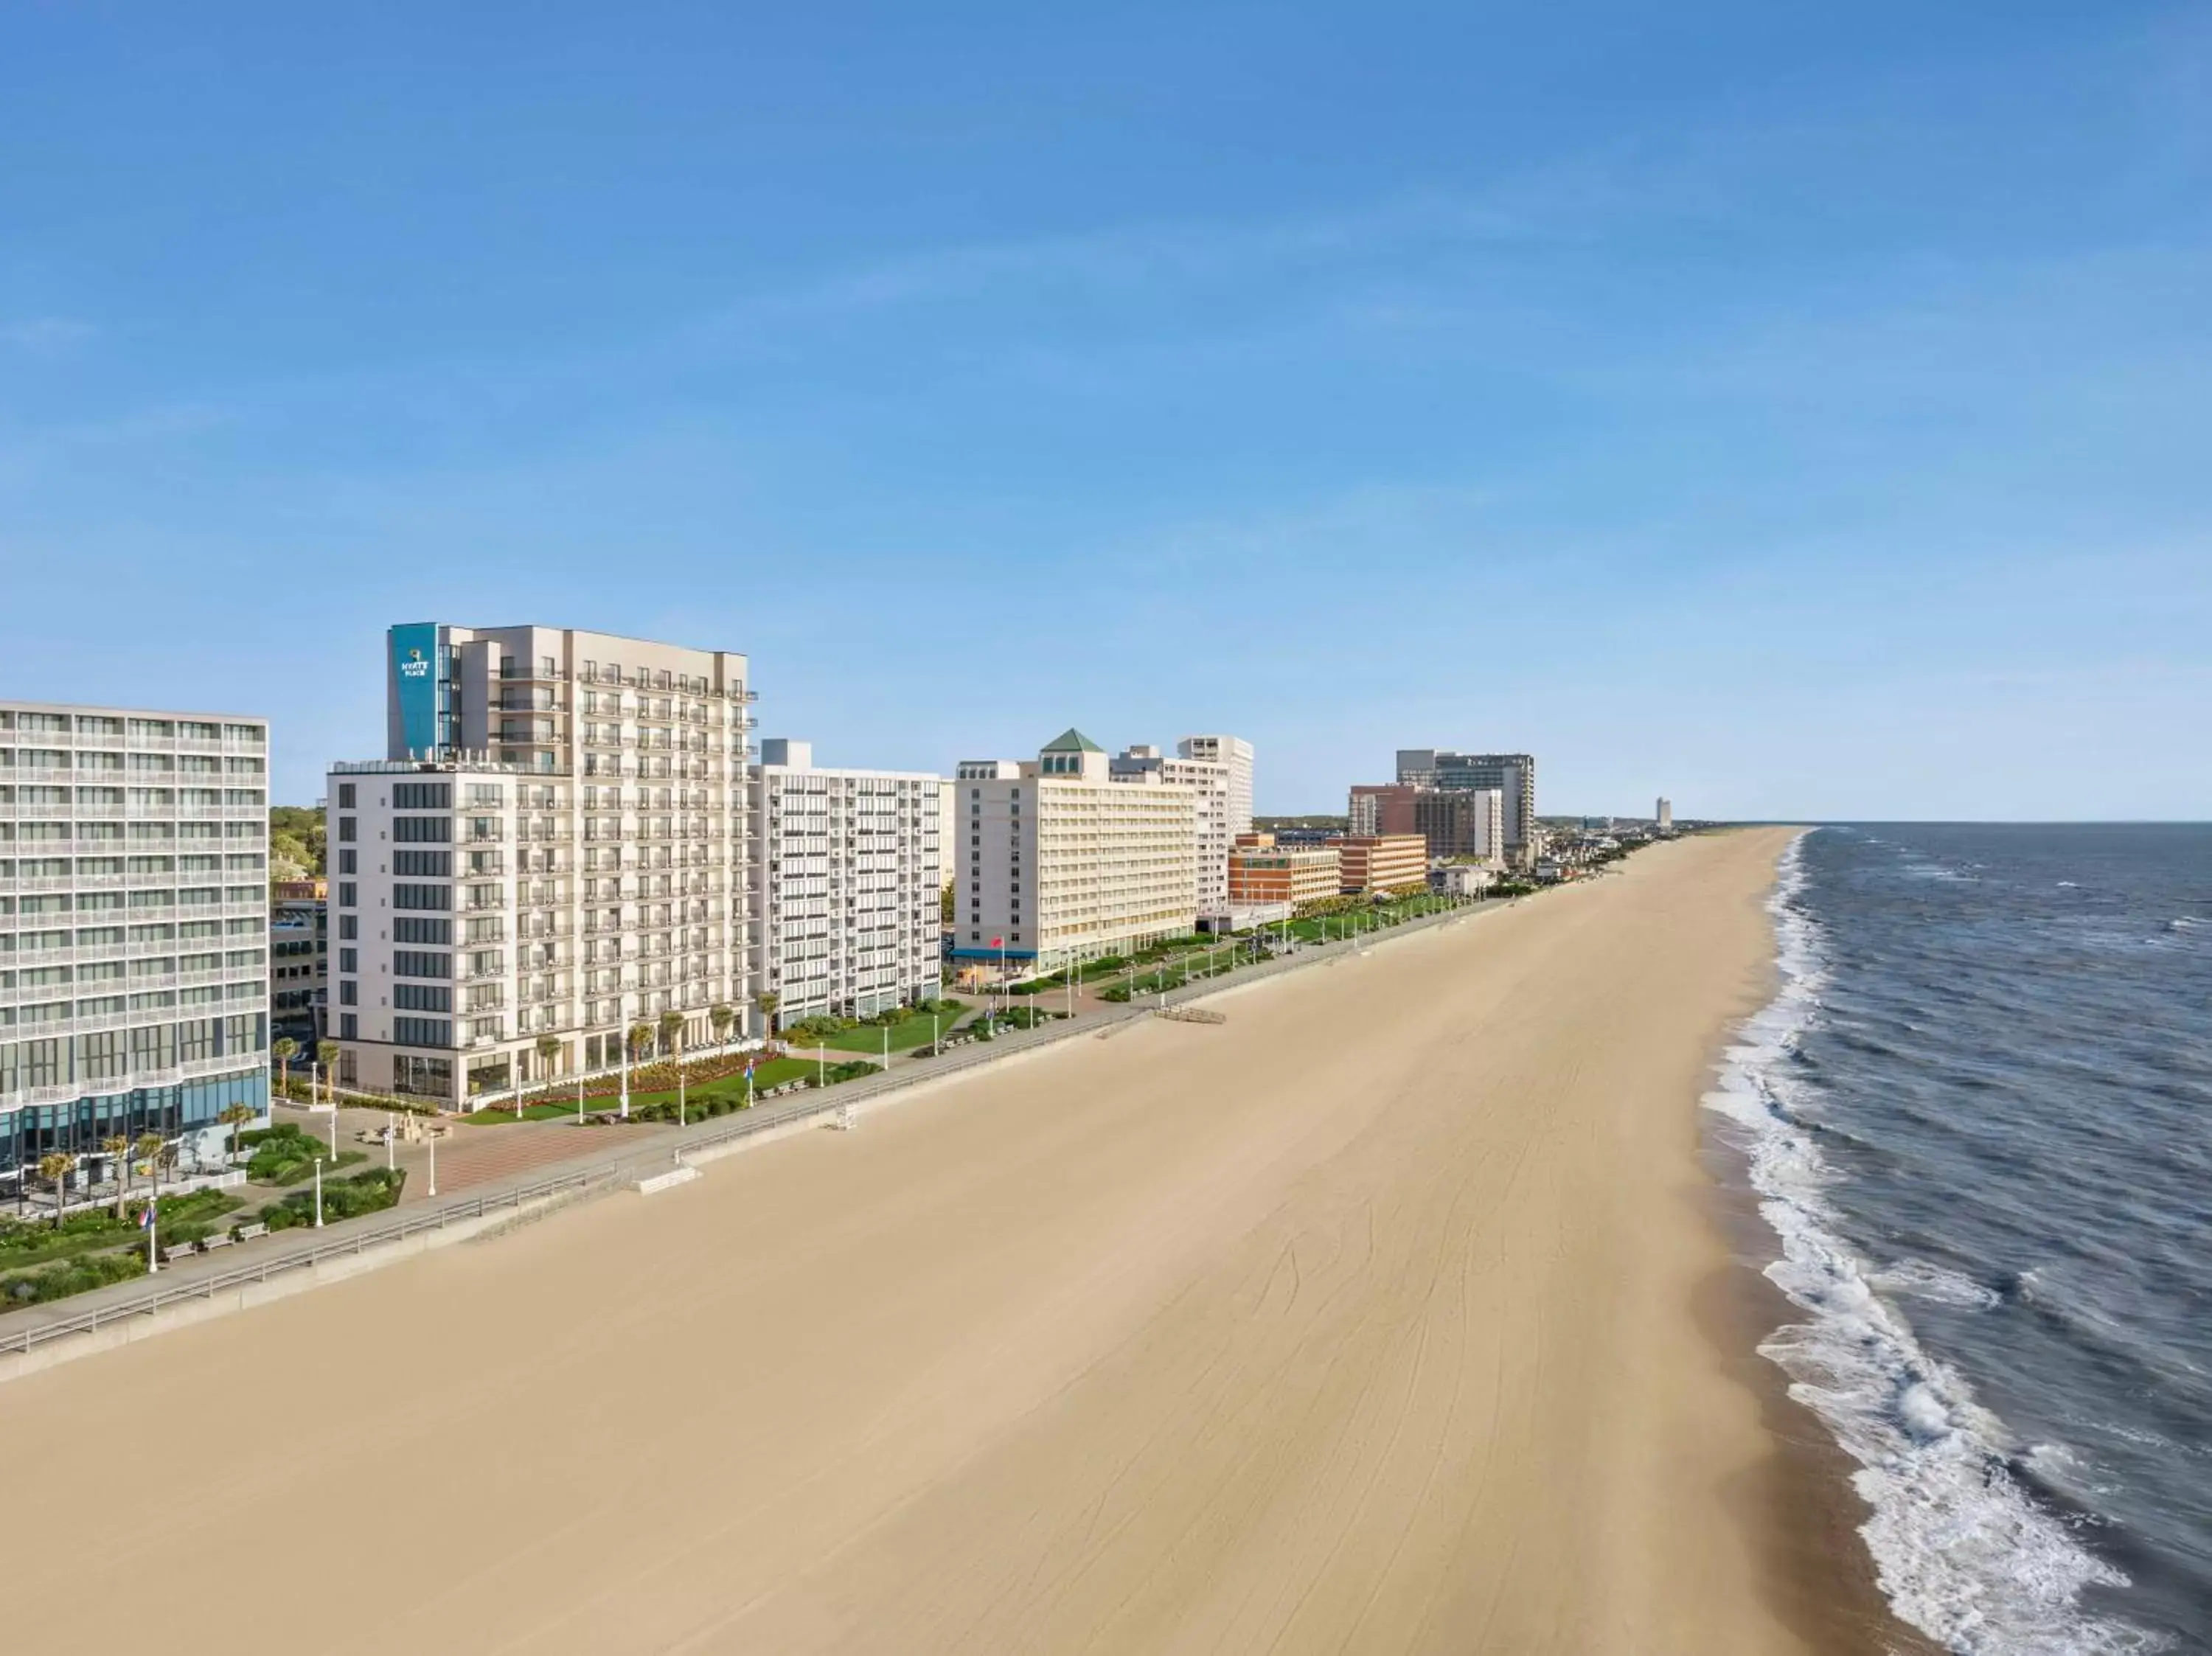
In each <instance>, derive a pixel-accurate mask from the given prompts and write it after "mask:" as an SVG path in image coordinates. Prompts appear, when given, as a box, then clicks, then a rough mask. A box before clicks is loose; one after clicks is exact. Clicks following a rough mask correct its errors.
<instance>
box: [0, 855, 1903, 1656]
mask: <svg viewBox="0 0 2212 1656" xmlns="http://www.w3.org/2000/svg"><path fill="white" fill-rule="evenodd" d="M1787 839H1788V835H1787V834H1786V832H1784V831H1779V830H1773V831H1769V830H1759V831H1749V832H1745V833H1740V834H1728V835H1723V836H1717V837H1713V838H1709V839H1703V840H1692V841H1685V842H1681V843H1678V844H1675V845H1672V846H1664V847H1661V848H1657V849H1655V850H1652V851H1650V852H1644V853H1642V854H1640V855H1638V857H1636V858H1633V859H1632V860H1631V861H1630V863H1629V864H1627V865H1626V872H1624V873H1622V874H1620V875H1619V876H1617V877H1608V878H1606V879H1603V880H1600V881H1597V882H1594V883H1591V884H1590V885H1589V886H1588V887H1586V888H1583V889H1575V890H1571V891H1565V892H1561V893H1558V894H1555V895H1547V896H1546V897H1545V898H1543V899H1541V900H1540V901H1531V902H1528V903H1523V904H1521V905H1518V906H1516V907H1512V908H1510V909H1506V910H1504V911H1501V912H1497V913H1490V914H1486V915H1483V916H1480V917H1478V918H1474V919H1468V920H1466V921H1464V922H1462V923H1461V924H1459V925H1455V926H1452V927H1450V928H1448V929H1444V930H1442V931H1433V932H1429V933H1424V934H1419V935H1416V936H1413V937H1403V938H1401V939H1398V940H1395V941H1393V942H1389V943H1384V944H1383V945H1382V946H1380V947H1378V948H1376V949H1374V950H1373V951H1372V952H1371V953H1370V955H1366V956H1364V957H1360V958H1354V959H1351V960H1347V961H1343V962H1341V963H1340V964H1338V965H1335V966H1332V967H1325V968H1316V969H1314V970H1310V971H1307V972H1302V973H1296V974H1290V975H1288V976H1286V977H1285V978H1281V979H1278V980H1273V981H1272V982H1270V983H1267V984H1264V985H1260V986H1254V987H1252V988H1249V989H1247V990H1244V991H1242V992H1231V993H1230V994H1227V995H1225V996H1224V997H1222V998H1219V999H1218V1000H1217V1001H1215V1002H1214V1003H1212V1004H1215V1005H1217V1006H1218V1007H1219V1008H1220V1009H1221V1010H1223V1011H1224V1012H1225V1013H1226V1014H1227V1016H1228V1018H1229V1022H1228V1023H1227V1024H1226V1025H1225V1026H1221V1027H1218V1028H1215V1027H1205V1026H1200V1025H1192V1024H1182V1023H1176V1022H1146V1023H1144V1024H1141V1025H1139V1026H1136V1027H1134V1028H1129V1029H1128V1030H1127V1031H1126V1032H1125V1033H1122V1034H1119V1035H1117V1036H1116V1037H1115V1039H1112V1040H1078V1041H1073V1042H1070V1043H1066V1044H1064V1045H1062V1046H1059V1047H1057V1048H1054V1049H1051V1050H1049V1051H1048V1052H1044V1053H1042V1054H1040V1055H1037V1056H1035V1057H1032V1058H1029V1059H1023V1060H1021V1061H1018V1062H1016V1063H1013V1064H1010V1065H1006V1066H1002V1067H998V1068H994V1070H993V1071H989V1072H987V1073H986V1074H983V1075H981V1076H979V1077H974V1078H971V1079H968V1080H964V1081H962V1082H960V1083H957V1084H954V1085H950V1086H947V1087H945V1088H943V1089H935V1090H933V1091H932V1092H930V1093H928V1094H927V1095H925V1096H922V1097H920V1098H917V1099H915V1101H912V1102H910V1103H907V1104H903V1105H900V1106H897V1107H891V1108H887V1109H884V1110H881V1111H878V1112H876V1113H872V1114H870V1115H868V1116H867V1117H866V1118H865V1119H863V1121H862V1122H861V1125H860V1128H859V1129H858V1131H853V1132H849V1133H839V1132H831V1131H822V1132H815V1133H809V1134H806V1135H804V1136H802V1137H797V1138H793V1139H791V1140H787V1141H786V1142H784V1143H779V1144H775V1145H771V1146H768V1147H765V1148H763V1149H760V1150H758V1151H756V1152H753V1153H750V1154H748V1155H745V1156H738V1157H736V1158H732V1159H731V1160H729V1161H726V1162H720V1163H718V1164H716V1165H715V1166H714V1167H713V1168H709V1169H708V1172H707V1174H706V1176H705V1177H703V1178H702V1179H701V1180H697V1181H696V1182H694V1183H692V1184H690V1185H688V1186H683V1187H681V1188H679V1189H677V1190H675V1191H672V1192H668V1193H665V1194H662V1195H659V1196H655V1197H653V1198H635V1197H629V1196H625V1197H622V1198H612V1199H609V1200H606V1201H603V1202H601V1203H599V1204H594V1205H592V1206H590V1207H587V1208H583V1209H579V1210H571V1211H568V1212H566V1213H563V1214H562V1215H559V1216H556V1217H554V1218H551V1219H549V1220H547V1221H546V1222H544V1223H542V1224H538V1225H535V1226H532V1227H530V1228H527V1229H526V1230H524V1231H522V1232H520V1233H519V1234H513V1235H510V1236H507V1237H504V1238H501V1239H499V1240H494V1241H488V1242H483V1243H475V1244H470V1245H467V1246H465V1247H460V1248H457V1249H453V1250H449V1251H447V1252H444V1253H439V1254H435V1255H431V1256H427V1257H425V1258H423V1259H418V1260H415V1261H410V1262H409V1263H407V1264H404V1265H397V1266H394V1267H392V1268H391V1269H389V1270H386V1271H380V1272H378V1273H375V1274H374V1275H373V1276H369V1277H362V1278H360V1279H357V1280H356V1281H353V1282H350V1283H344V1284H342V1285H339V1286H337V1287H334V1288H331V1289H326V1290H322V1291H318V1292H316V1293H313V1294H310V1295H302V1296H300V1297H298V1298H295V1299H291V1300H288V1301H283V1302H280V1303H278V1304H276V1305H272V1306H270V1307H264V1308H262V1309H260V1310H257V1311H253V1312H250V1313H243V1314H241V1315H239V1316H235V1317H232V1318H228V1319H223V1320H221V1321H218V1322H215V1323H210V1324H207V1325H201V1326H198V1327H195V1328H191V1329H186V1330H184V1331H179V1332H177V1333H175V1334H173V1335H168V1336H165V1337H163V1338H158V1339H155V1340H150V1341H147V1342H144V1343H143V1344H137V1345H134V1346H131V1347H129V1348H125V1349H124V1350H118V1351H115V1352H112V1353H109V1354H105V1355H102V1356H98V1357H94V1358H90V1359H88V1360H86V1361H84V1362H76V1363H71V1364H68V1365H65V1366H64V1367H62V1368H57V1369H54V1370H52V1371H50V1372H48V1373H46V1374H39V1375H35V1376H33V1377H31V1378H29V1379H27V1380H22V1381H20V1382H17V1383H15V1384H12V1385H9V1386H5V1387H0V1435H4V1441H6V1442H7V1443H8V1444H9V1446H10V1449H11V1453H10V1456H9V1462H10V1464H9V1477H8V1488H9V1498H8V1499H7V1501H5V1502H4V1503H0V1550H3V1551H4V1556H7V1557H9V1560H10V1562H11V1564H12V1565H13V1567H14V1569H15V1574H16V1579H17V1580H19V1582H22V1583H26V1584H32V1583H34V1584H36V1589H35V1591H32V1592H25V1593H22V1594H19V1595H18V1602H17V1606H16V1608H15V1610H14V1611H12V1612H11V1625H12V1628H13V1630H14V1634H15V1637H16V1638H17V1639H18V1640H19V1641H21V1645H22V1647H23V1648H25V1649H52V1650H69V1649H79V1648H86V1647H90V1646H91V1645H93V1644H95V1643H100V1642H104V1641H106V1640H108V1639H110V1638H112V1637H113V1636H118V1635H119V1634H120V1632H121V1630H122V1629H140V1630H142V1631H143V1629H149V1628H161V1629H166V1630H167V1631H166V1632H165V1634H164V1635H163V1637H164V1639H165V1641H166V1642H168V1643H170V1644H171V1645H173V1646H180V1647H183V1648H185V1649H194V1650H196V1649H203V1648H204V1649H210V1650H213V1649H222V1650H224V1651H231V1652H240V1653H252V1652H258V1651H264V1650H267V1651H277V1650H287V1651H296V1650H321V1651H343V1652H353V1651H363V1652H366V1651H371V1650H377V1651H385V1650H390V1649H395V1648H398V1649H405V1650H408V1651H410V1652H431V1653H435V1652H446V1651H453V1652H471V1653H475V1652H490V1651H501V1652H510V1651H511V1652H522V1651H528V1652H556V1651H558V1652H569V1651H574V1652H595V1653H596V1652H623V1651H714V1652H773V1653H787V1652H805V1651H839V1652H883V1653H901V1656H911V1653H929V1652H955V1651H957V1652H963V1653H968V1652H1001V1651H1003V1652H1014V1651H1020V1652H1055V1653H1056V1652H1079V1651H1080V1652H1102V1653H1118V1652H1147V1653H1150V1652H1194V1653H1195V1652H1243V1651H1255V1652H1256V1651H1263V1650H1264V1651H1273V1652H1305V1651H1324V1650H1325V1651H1358V1652H1370V1651H1386V1652H1395V1651H1407V1652H1412V1651H1421V1652H1429V1651H1433V1652H1439V1653H1442V1652H1455V1653H1457V1652H1467V1651H1497V1652H1514V1653H1520V1652H1534V1651H1553V1652H1561V1653H1586V1652H1614V1651H1617V1652H1623V1653H1629V1652H1636V1653H1645V1652H1655V1651H1681V1652H1699V1653H1717V1652H1745V1653H1753V1652H1756V1653H1760V1656H1775V1653H1786V1652H1791V1651H1809V1650H1841V1649H1853V1648H1857V1649H1866V1648H1880V1645H1879V1643H1875V1644H1869V1643H1866V1642H1863V1641H1862V1642H1858V1643H1856V1644H1855V1643H1852V1642H1850V1641H1852V1640H1853V1639H1857V1638H1861V1636H1862V1635H1865V1636H1867V1637H1875V1636H1878V1634H1877V1629H1879V1627H1880V1624H1881V1618H1880V1615H1879V1606H1878V1604H1874V1603H1873V1602H1872V1601H1871V1599H1870V1598H1869V1596H1868V1585H1867V1580H1866V1576H1865V1572H1864V1570H1863V1564H1862V1562H1861V1560H1860V1557H1859V1556H1858V1554H1857V1553H1856V1552H1851V1553H1850V1556H1845V1555H1846V1551H1847V1550H1848V1549H1845V1548H1844V1543H1846V1542H1847V1543H1848V1544H1849V1547H1850V1548H1851V1549H1855V1548H1856V1537H1853V1536H1850V1535H1849V1524H1848V1521H1846V1520H1848V1513H1849V1507H1848V1504H1847V1502H1848V1493H1849V1492H1848V1490H1847V1489H1845V1490H1843V1491H1842V1492H1841V1496H1840V1497H1839V1496H1838V1495H1837V1493H1836V1492H1835V1490H1834V1489H1831V1488H1830V1487H1829V1486H1830V1484H1831V1483H1832V1477H1831V1476H1830V1471H1831V1470H1832V1469H1827V1468H1826V1467H1825V1466H1824V1465H1816V1464H1814V1462H1815V1461H1816V1460H1817V1459H1818V1458H1817V1457H1808V1455H1807V1454H1805V1453H1800V1452H1799V1448H1800V1447H1803V1446H1799V1447H1792V1444H1791V1441H1790V1425H1789V1422H1790V1410H1792V1408H1793V1405H1790V1404H1788V1403H1787V1402H1786V1399H1784V1398H1781V1397H1780V1394H1779V1392H1778V1388H1777V1387H1776V1386H1773V1385H1772V1384H1771V1382H1770V1380H1768V1379H1766V1378H1765V1376H1762V1375H1761V1374H1759V1373H1758V1372H1757V1370H1758V1369H1759V1368H1760V1367H1762V1366H1763V1365H1760V1364H1759V1362H1758V1360H1757V1359H1755V1358H1753V1357H1751V1356H1749V1355H1748V1344H1749V1340H1750V1338H1751V1337H1752V1334H1753V1323H1754V1322H1755V1320H1756V1319H1757V1318H1758V1317H1759V1315H1760V1314H1761V1313H1760V1312H1759V1309H1758V1301H1756V1299H1755V1298H1754V1297H1753V1289H1755V1287H1756V1286H1757V1279H1756V1278H1755V1277H1754V1276H1753V1273H1752V1272H1751V1271H1748V1270H1747V1268H1746V1267H1744V1266H1743V1265H1741V1264H1738V1263H1735V1257H1734V1253H1733V1252H1732V1244H1731V1240H1730V1238H1729V1234H1728V1233H1727V1230H1726V1228H1725V1227H1724V1226H1723V1224H1722V1223H1720V1222H1718V1220H1717V1216H1716V1211H1715V1204H1714V1197H1713V1192H1714V1186H1713V1184H1712V1181H1711V1179H1710V1177H1709V1176H1708V1174H1707V1173H1706V1171H1705V1168H1704V1166H1703V1165H1702V1164H1701V1161H1700V1148H1699V1147H1700V1123H1699V1108H1698V1102H1697V1101H1698V1098H1699V1095H1700V1093H1701V1092H1702V1091H1704V1090H1705V1088H1706V1086H1707V1085H1708V1077H1709V1074H1710V1068H1711V1062H1712V1059H1713V1057H1714V1055H1715V1053H1716V1052H1717V1044H1718V1042H1719V1040H1720V1039H1721V1037H1722V1035H1723V1032H1724V1031H1725V1029H1726V1028H1728V1027H1729V1024H1730V1023H1732V1022H1734V1021H1735V1019H1737V1018H1740V1017H1741V1016H1744V1015H1745V1014H1746V1013H1747V1012H1748V1011H1750V1010H1753V1008H1754V1007H1756V1006H1757V1005H1758V1004H1759V1003H1760V1002H1761V1001H1762V1000H1763V999H1764V998H1765V994H1766V992H1767V986H1768V985H1769V983H1770V981H1771V971H1770V961H1771V936H1770V934H1769V931H1768V926H1767V923H1766V919H1765V914H1764V912H1763V910H1762V908H1761V907H1760V905H1761V901H1762V900H1763V898H1764V896H1765V893H1766V891H1767V889H1768V888H1769V886H1770V884H1771V878H1772V873H1773V865H1774V862H1775V858H1776V857H1777V856H1778V854H1779V852H1780V851H1781V849H1782V847H1783V846H1784V844H1786V843H1787ZM1740 1288H1741V1290H1742V1291H1741V1292H1739V1291H1738V1289H1740ZM1808 1443H1809V1440H1808ZM1839 1534H1840V1536H1841V1537H1842V1538H1843V1540H1842V1541H1837V1540H1835V1539H1834V1538H1835V1537H1836V1536H1838V1535H1839ZM1824 1537H1826V1538H1829V1539H1827V1540H1826V1541H1824V1540H1823V1538H1824ZM1824 1552H1825V1553H1826V1556H1828V1557H1829V1559H1830V1562H1831V1563H1832V1566H1833V1574H1832V1580H1830V1581H1827V1582H1825V1583H1824V1582H1823V1580H1822V1578H1821V1573H1820V1568H1819V1559H1820V1556H1821V1555H1822V1554H1823V1553H1824Z"/></svg>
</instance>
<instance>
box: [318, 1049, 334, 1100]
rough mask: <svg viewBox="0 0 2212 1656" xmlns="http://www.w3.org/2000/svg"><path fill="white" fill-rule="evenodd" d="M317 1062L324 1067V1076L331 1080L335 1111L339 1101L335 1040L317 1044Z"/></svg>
mask: <svg viewBox="0 0 2212 1656" xmlns="http://www.w3.org/2000/svg"><path fill="white" fill-rule="evenodd" d="M315 1061H316V1062H317V1063H318V1064H319V1065H322V1066H323V1074H324V1075H325V1077H328V1078H329V1080H330V1083H331V1107H332V1108H333V1109H335V1108H336V1107H337V1101H338V1044H337V1042H336V1041H335V1040H319V1041H317V1042H316V1043H315Z"/></svg>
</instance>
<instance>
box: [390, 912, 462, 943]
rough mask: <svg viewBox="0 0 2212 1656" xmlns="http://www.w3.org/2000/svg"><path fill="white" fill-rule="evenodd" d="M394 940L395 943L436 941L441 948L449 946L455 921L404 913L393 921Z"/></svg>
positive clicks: (451, 941)
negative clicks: (422, 917) (411, 915)
mask: <svg viewBox="0 0 2212 1656" xmlns="http://www.w3.org/2000/svg"><path fill="white" fill-rule="evenodd" d="M392 942H394V943H436V944H438V945H440V946H441V948H449V947H451V946H452V944H453V922H452V921H451V920H433V919H414V918H412V917H410V916H408V915H404V914H403V915H401V916H400V917H399V918H398V919H395V920H393V921H392Z"/></svg>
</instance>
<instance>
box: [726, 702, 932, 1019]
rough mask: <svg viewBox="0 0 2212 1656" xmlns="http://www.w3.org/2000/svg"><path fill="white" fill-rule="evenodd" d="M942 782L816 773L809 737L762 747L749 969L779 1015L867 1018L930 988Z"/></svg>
mask: <svg viewBox="0 0 2212 1656" xmlns="http://www.w3.org/2000/svg"><path fill="white" fill-rule="evenodd" d="M950 786H951V784H950V783H948V782H946V781H945V779H944V778H942V777H939V776H931V775H927V774H924V773H919V772H913V771H868V770H830V769H823V768H818V767H817V766H816V765H815V763H814V749H813V744H812V743H807V742H792V741H785V740H773V741H768V742H763V743H761V762H760V763H759V764H757V765H756V766H754V767H752V812H753V822H752V839H753V844H754V846H756V847H757V857H756V859H755V862H754V865H753V883H752V920H753V970H754V974H755V976H756V977H757V979H758V980H759V982H760V986H761V988H762V989H763V990H765V991H767V992H770V993H772V994H774V995H775V998H776V1017H777V1019H778V1021H779V1022H783V1023H789V1022H792V1021H793V1020H794V1019H798V1018H803V1017H808V1016H812V1015H814V1014H817V1013H823V1012H829V1013H836V1014H838V1015H840V1016H848V1017H866V1016H868V1015H869V1014H871V1013H874V1012H880V1011H884V1010H886V1009H888V1008H890V1007H893V1006H897V1005H900V1004H902V1003H911V1002H915V1001H921V1000H927V999H928V998H931V997H932V996H933V995H935V994H936V993H937V992H938V989H939V983H940V971H941V967H942V962H943V960H944V945H943V937H944V930H943V925H942V922H941V920H940V918H939V914H940V905H941V904H942V902H943V901H944V895H945V883H944V873H943V867H944V864H943V861H942V858H943V851H942V836H941V833H940V828H941V816H940V813H941V811H942V810H943V808H944V793H945V790H946V789H947V788H949V787H950Z"/></svg>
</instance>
